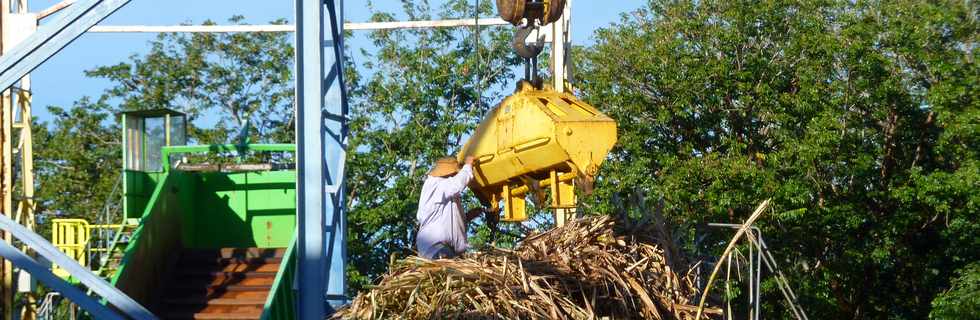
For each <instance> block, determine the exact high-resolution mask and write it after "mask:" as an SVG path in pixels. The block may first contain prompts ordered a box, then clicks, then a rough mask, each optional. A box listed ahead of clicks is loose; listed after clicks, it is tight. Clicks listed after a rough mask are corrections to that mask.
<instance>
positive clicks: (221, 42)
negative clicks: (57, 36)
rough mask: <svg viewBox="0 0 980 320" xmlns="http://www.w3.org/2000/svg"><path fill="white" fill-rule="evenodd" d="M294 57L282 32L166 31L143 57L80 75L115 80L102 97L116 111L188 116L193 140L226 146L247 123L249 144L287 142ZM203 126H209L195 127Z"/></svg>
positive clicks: (290, 129) (290, 132)
mask: <svg viewBox="0 0 980 320" xmlns="http://www.w3.org/2000/svg"><path fill="white" fill-rule="evenodd" d="M243 20H244V18H243V17H241V16H236V17H233V18H231V19H229V22H231V23H236V24H239V23H242V21H243ZM273 23H274V24H281V23H285V20H278V21H273ZM204 24H205V25H213V24H214V22H212V21H207V22H205V23H204ZM293 59H294V51H293V46H292V44H291V38H290V37H289V36H288V35H287V34H283V33H268V32H265V33H222V34H214V33H192V34H186V33H164V34H161V35H160V36H158V37H157V39H156V40H155V41H152V42H151V43H150V50H149V52H148V53H147V54H145V55H143V56H137V55H133V56H131V57H130V61H129V62H120V63H118V64H116V65H111V66H102V67H98V68H95V69H94V70H90V71H88V72H86V74H87V75H88V76H89V77H95V78H104V79H107V80H109V81H111V82H112V83H113V86H112V87H111V88H109V89H108V90H107V91H106V92H105V97H106V98H109V99H112V102H113V103H114V104H115V106H116V107H117V108H118V110H146V109H157V108H170V109H175V110H178V111H182V112H185V113H187V115H188V122H189V123H191V124H192V126H190V127H189V131H190V137H191V138H193V139H195V140H197V141H201V142H203V143H223V142H231V141H230V140H232V139H234V138H235V137H236V136H237V134H238V133H239V132H240V130H241V129H242V128H244V127H245V126H246V125H249V126H250V128H251V129H252V132H251V137H252V139H253V141H255V142H282V143H286V142H291V141H293V139H294V134H293V122H294V121H293V120H294V119H293V115H294V112H293V108H292V106H293V95H294V94H293V91H294V89H293V74H292V62H293ZM201 121H205V122H213V123H214V126H213V127H212V126H207V125H205V126H194V125H193V124H195V123H197V122H201Z"/></svg>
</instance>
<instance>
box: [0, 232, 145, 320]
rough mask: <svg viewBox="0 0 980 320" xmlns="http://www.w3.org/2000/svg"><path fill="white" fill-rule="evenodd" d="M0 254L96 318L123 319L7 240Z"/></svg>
mask: <svg viewBox="0 0 980 320" xmlns="http://www.w3.org/2000/svg"><path fill="white" fill-rule="evenodd" d="M0 256H3V258H4V259H7V260H10V262H11V263H13V264H14V265H15V266H17V267H18V268H20V269H21V270H24V271H27V272H28V273H30V274H31V276H34V278H35V279H38V280H41V282H43V283H44V284H45V285H47V286H48V287H51V288H52V289H54V290H55V291H58V292H61V294H62V295H64V296H65V297H67V298H68V299H69V300H71V301H72V302H74V303H75V304H77V305H78V306H80V307H82V309H85V311H88V313H90V314H92V316H93V317H95V318H96V319H106V320H125V319H126V318H125V317H123V316H120V315H119V314H117V313H116V312H115V311H113V310H112V309H110V308H109V307H107V306H104V305H102V304H101V303H99V301H98V300H96V299H95V298H92V297H89V296H88V295H87V294H85V292H84V291H82V290H81V289H78V288H75V286H72V285H71V284H70V283H68V282H67V281H65V280H63V279H61V278H58V277H57V276H55V275H54V274H53V273H51V271H48V268H46V267H44V266H43V265H41V264H40V263H38V262H37V261H34V259H31V257H29V256H28V255H26V254H24V253H23V252H20V250H17V248H14V247H13V246H11V245H10V244H7V242H4V241H0Z"/></svg>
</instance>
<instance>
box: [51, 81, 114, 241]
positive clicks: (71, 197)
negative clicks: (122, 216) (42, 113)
mask: <svg viewBox="0 0 980 320" xmlns="http://www.w3.org/2000/svg"><path fill="white" fill-rule="evenodd" d="M48 111H49V112H50V113H51V116H52V120H51V122H50V123H47V122H37V121H35V123H34V125H33V128H32V129H33V136H34V165H35V171H34V172H35V179H36V181H38V182H39V188H37V191H36V193H35V196H34V197H35V198H36V199H37V201H36V204H37V208H36V209H35V210H36V212H38V213H40V216H41V217H42V219H44V218H52V217H71V218H88V219H91V220H92V221H98V220H96V219H95V218H96V217H97V216H98V215H100V214H101V213H102V212H103V210H104V209H105V206H106V205H109V206H110V207H118V206H119V203H118V201H114V200H113V199H108V197H109V195H110V194H111V193H112V190H113V189H114V188H116V187H117V186H116V184H117V183H118V182H119V172H120V169H121V166H122V156H121V155H120V153H119V144H120V142H119V137H120V134H119V127H118V126H116V125H114V124H113V123H115V121H113V119H112V118H113V114H112V112H111V108H110V107H109V106H107V105H106V104H104V103H100V102H93V101H91V100H89V99H87V98H83V99H81V100H79V101H78V102H76V103H75V105H74V106H72V108H70V109H64V108H60V107H55V106H51V107H48ZM39 227H40V228H41V229H43V230H47V229H49V226H48V225H47V224H39Z"/></svg>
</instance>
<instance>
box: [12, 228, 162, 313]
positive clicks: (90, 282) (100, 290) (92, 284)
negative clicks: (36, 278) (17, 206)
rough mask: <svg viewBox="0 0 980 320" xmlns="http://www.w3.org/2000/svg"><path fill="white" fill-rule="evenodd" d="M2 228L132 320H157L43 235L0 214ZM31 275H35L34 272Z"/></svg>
mask: <svg viewBox="0 0 980 320" xmlns="http://www.w3.org/2000/svg"><path fill="white" fill-rule="evenodd" d="M0 229H3V231H6V232H10V234H11V235H13V236H14V238H16V239H18V240H20V241H21V242H22V243H24V244H25V245H27V246H28V247H30V248H31V249H33V250H34V251H35V252H37V254H39V255H41V256H42V257H44V258H45V259H48V261H51V262H53V263H54V264H57V265H58V266H60V267H61V268H62V269H65V270H66V271H68V274H71V275H72V276H73V277H75V278H76V279H78V281H80V282H81V283H82V284H84V285H85V286H86V287H88V288H89V289H90V290H92V291H93V292H95V293H96V294H98V295H99V296H101V297H102V298H105V300H106V301H108V302H109V303H110V304H112V305H113V306H115V307H116V308H117V309H119V311H121V312H122V313H123V314H125V315H127V316H129V317H130V318H133V319H141V320H143V319H146V320H155V319H157V317H156V316H154V315H153V314H152V313H150V311H148V310H146V308H144V307H143V306H142V305H140V304H139V303H138V302H136V301H134V300H133V299H132V298H130V297H129V296H127V295H126V294H125V293H123V292H122V291H119V289H118V288H116V287H113V286H112V285H110V284H109V283H107V282H105V280H102V278H99V276H96V275H95V274H94V273H92V271H89V269H88V268H86V267H83V266H81V265H79V264H78V262H75V260H74V259H72V258H71V257H68V256H67V255H65V254H64V253H63V252H61V250H58V248H56V247H55V246H54V245H52V244H51V243H50V242H48V241H47V240H45V239H44V238H42V237H41V236H40V235H38V234H36V233H34V232H32V231H30V230H27V228H25V227H24V226H22V225H20V224H19V223H17V222H15V221H14V220H11V219H10V218H9V217H7V216H6V215H2V214H0ZM11 262H13V261H11ZM28 272H30V271H28ZM31 274H34V273H33V272H31Z"/></svg>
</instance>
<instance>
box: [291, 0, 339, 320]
mask: <svg viewBox="0 0 980 320" xmlns="http://www.w3.org/2000/svg"><path fill="white" fill-rule="evenodd" d="M343 21H344V20H343V0H296V107H297V119H296V124H297V127H296V142H297V144H296V145H297V161H298V164H297V166H296V167H297V171H298V174H297V176H298V177H299V179H298V181H297V185H296V188H297V192H296V194H297V203H296V210H297V214H296V217H297V228H298V230H297V236H298V241H297V245H298V247H297V249H298V250H297V252H296V253H297V259H298V261H297V264H296V266H297V279H296V284H297V288H296V289H297V290H299V301H298V303H297V304H298V306H297V307H298V310H297V311H298V312H297V314H298V316H299V318H300V319H323V318H324V317H325V316H326V315H327V314H329V313H333V311H334V310H335V308H336V307H338V306H340V305H342V304H345V303H347V300H348V299H347V296H346V295H345V294H346V291H347V282H346V275H345V270H344V269H345V267H346V264H347V261H346V259H347V246H346V242H347V235H346V234H347V232H346V230H347V225H346V224H347V217H346V212H345V210H344V203H345V200H344V199H345V194H346V190H345V186H344V177H345V171H344V163H345V161H346V156H347V153H346V144H347V133H348V126H347V112H348V106H347V94H346V92H345V89H344V76H343V63H344V55H343V52H344V51H343V47H344V45H343V34H344V32H343Z"/></svg>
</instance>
